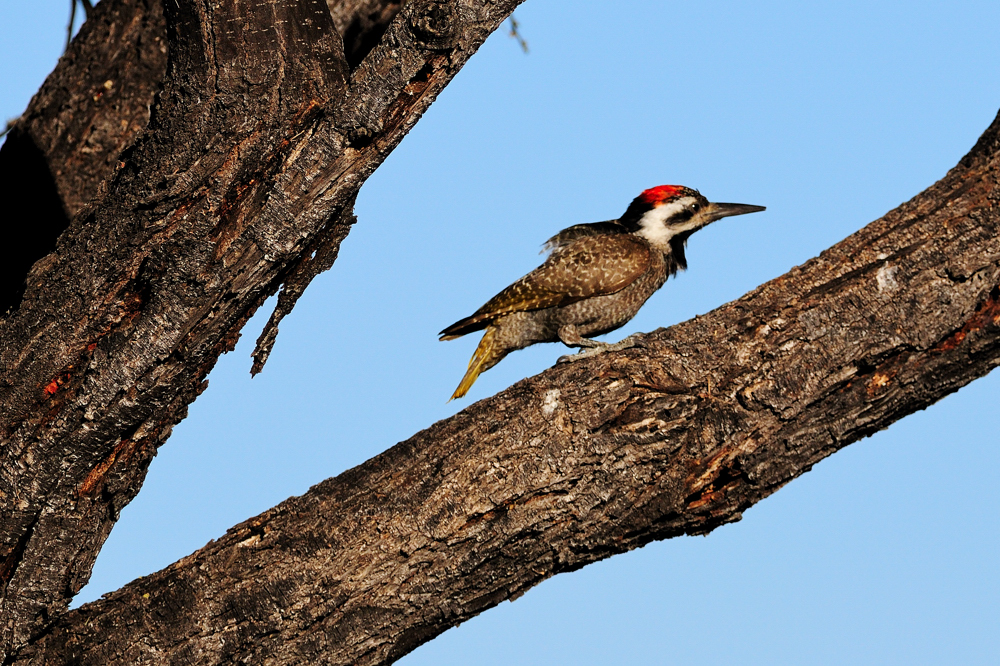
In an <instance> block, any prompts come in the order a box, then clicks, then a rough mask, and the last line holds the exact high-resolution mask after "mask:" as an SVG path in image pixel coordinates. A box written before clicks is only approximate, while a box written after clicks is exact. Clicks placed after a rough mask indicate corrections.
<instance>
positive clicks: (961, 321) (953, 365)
mask: <svg viewBox="0 0 1000 666" xmlns="http://www.w3.org/2000/svg"><path fill="white" fill-rule="evenodd" d="M998 176H1000V116H998V118H997V120H996V121H994V123H993V125H992V126H991V127H990V128H989V130H987V132H986V133H985V134H984V135H983V137H982V138H981V139H980V141H979V143H978V144H977V145H976V147H975V148H974V149H973V150H972V152H971V153H970V154H969V155H968V156H966V157H965V158H964V159H963V160H962V161H961V162H960V164H959V165H958V166H957V167H956V168H955V169H953V170H952V171H951V172H950V173H949V174H948V175H947V176H946V177H945V178H944V179H943V180H941V181H940V182H938V183H937V184H935V185H934V186H932V187H931V188H929V189H928V190H926V191H925V192H923V193H922V194H920V195H918V196H917V197H915V198H914V199H912V200H911V201H909V202H907V203H905V204H903V205H902V206H900V207H899V208H897V209H896V210H893V211H891V212H890V213H888V214H887V215H886V216H885V217H883V218H881V219H879V220H877V221H875V222H873V223H871V224H870V225H868V226H867V227H866V228H864V229H862V230H861V231H859V232H858V233H856V234H854V235H853V236H851V237H850V238H848V239H846V240H844V241H842V242H841V243H839V244H837V245H836V246H834V247H833V248H831V249H829V250H827V251H826V252H824V253H823V254H821V255H820V256H819V257H818V258H816V259H813V260H811V261H809V262H807V263H806V264H804V265H802V266H800V267H797V268H795V269H793V270H792V271H790V272H789V273H787V274H786V275H784V276H782V277H780V278H778V279H776V280H773V281H771V282H769V283H767V284H765V285H763V286H761V287H760V288H758V289H756V290H754V291H753V292H751V293H749V294H747V295H746V296H744V297H743V298H741V299H740V300H738V301H734V302H733V303H729V304H727V305H725V306H723V307H721V308H719V309H717V310H715V311H713V312H711V313H709V314H708V315H705V316H703V317H697V318H695V319H693V320H691V321H688V322H685V323H683V324H679V325H677V326H674V327H672V328H670V329H665V330H664V329H661V330H658V331H655V332H654V333H652V334H649V335H648V336H647V337H646V338H645V341H644V345H643V346H642V347H640V348H636V349H630V350H626V351H623V352H618V353H609V354H606V355H603V356H598V357H595V358H592V359H589V360H586V361H582V362H579V363H574V364H568V365H564V366H557V367H555V368H552V369H550V370H548V371H546V372H544V373H542V374H540V375H538V376H536V377H532V378H530V379H526V380H523V381H521V382H519V383H517V384H515V385H514V386H512V387H511V388H509V389H507V390H506V391H504V392H502V393H500V394H498V395H497V396H494V397H493V398H490V399H488V400H484V401H482V402H479V403H476V404H474V405H472V406H471V407H469V408H468V409H466V410H464V411H463V412H461V413H460V414H458V415H456V416H455V417H453V418H450V419H447V420H445V421H441V422H439V423H437V424H435V425H434V426H432V427H431V428H429V429H428V430H425V431H423V432H421V433H418V434H417V435H415V436H414V437H413V438H411V439H410V440H407V441H406V442H403V443H401V444H398V445H397V446H395V447H393V448H392V449H390V450H388V451H386V452H385V453H383V454H381V455H379V456H377V457H375V458H373V459H372V460H370V461H368V462H366V463H364V464H363V465H361V466H359V467H357V468H355V469H352V470H350V471H348V472H346V473H344V474H342V475H340V476H339V477H337V478H334V479H330V480H327V481H325V482H323V483H321V484H319V485H317V486H315V487H314V488H312V489H311V490H310V491H309V492H308V493H307V494H305V495H304V496H302V497H296V498H292V499H290V500H288V501H286V502H284V503H282V504H281V505H279V506H277V507H275V508H274V509H272V510H270V511H268V512H266V513H264V514H262V515H260V516H258V517H256V518H253V519H251V520H248V521H246V522H245V523H242V524H241V525H237V526H236V527H234V528H232V529H231V530H230V531H229V532H228V533H227V534H226V535H225V536H224V537H222V538H221V539H219V540H218V541H215V542H212V543H210V544H209V545H207V546H206V547H205V548H203V549H201V550H200V551H198V552H196V553H194V554H193V555H190V556H188V557H186V558H184V559H182V560H180V561H179V562H177V563H175V564H173V565H171V566H170V567H168V568H167V569H164V570H163V571H160V572H158V573H156V574H153V575H151V576H148V577H146V578H143V579H140V580H138V581H135V582H133V583H131V584H129V585H127V586H126V587H124V588H122V589H121V590H119V591H117V592H115V593H113V594H111V595H108V596H107V597H105V598H104V599H102V600H100V601H97V602H95V603H92V604H88V605H86V606H84V607H82V608H81V609H78V610H76V611H74V612H72V613H69V614H67V615H65V616H63V617H61V618H59V619H58V620H57V621H56V622H55V623H54V624H53V625H51V626H50V627H49V628H48V629H47V630H46V631H45V632H44V634H43V635H40V636H39V637H38V638H37V639H36V640H35V641H33V642H32V644H31V645H30V646H28V647H26V648H25V649H23V650H22V651H21V652H20V653H19V654H18V655H16V657H15V658H14V659H13V660H12V662H13V663H16V664H55V663H74V664H139V663H149V664H152V663H164V662H169V663H192V664H215V663H224V662H225V663H230V662H233V663H250V664H263V663H268V664H299V663H310V664H313V663H315V664H383V663H389V662H391V661H393V660H394V659H396V658H398V657H399V656H401V655H403V654H405V653H406V652H408V651H410V650H412V649H413V648H415V647H416V646H418V645H420V644H421V643H423V642H425V641H427V640H429V639H430V638H432V637H434V636H435V635H437V634H439V633H440V632H442V631H444V630H446V629H447V628H449V627H452V626H454V625H456V624H458V623H460V622H462V621H463V620H465V619H468V618H469V617H471V616H473V615H475V614H477V613H479V612H481V611H483V610H485V609H487V608H490V607H492V606H494V605H496V604H498V603H499V602H500V601H503V600H505V599H511V598H515V597H517V596H518V595H520V594H522V593H523V592H524V591H525V590H527V589H528V588H530V587H532V586H534V585H536V584H538V583H539V582H540V581H542V580H544V579H545V578H547V577H549V576H552V575H555V574H557V573H561V572H565V571H572V570H574V569H578V568H580V567H582V566H584V565H586V564H588V563H590V562H594V561H596V560H600V559H602V558H605V557H608V556H610V555H613V554H615V553H620V552H624V551H627V550H630V549H633V548H636V547H639V546H641V545H643V544H645V543H648V542H649V541H651V540H654V539H664V538H668V537H672V536H677V535H681V534H701V533H706V532H708V531H710V530H712V529H714V528H715V527H717V526H719V525H722V524H724V523H727V522H732V521H735V520H739V518H740V516H741V514H742V512H743V511H744V510H745V509H746V508H747V507H749V506H751V505H753V504H754V503H756V502H758V501H760V500H761V499H762V498H764V497H766V496H768V495H770V494H771V493H773V492H774V491H775V490H777V489H778V488H780V487H781V486H783V485H784V484H786V483H788V482H789V481H790V480H791V479H793V478H795V477H797V476H799V475H801V474H802V473H804V472H805V471H807V470H808V469H810V467H811V466H812V465H814V464H815V463H816V462H818V461H819V460H821V459H823V458H824V457H826V456H828V455H830V454H831V453H833V452H835V451H836V450H838V449H840V448H842V447H844V446H846V445H848V444H850V443H851V442H853V441H856V440H858V439H860V438H863V437H865V436H867V435H869V434H871V433H873V432H875V431H876V430H878V429H881V428H884V427H886V426H887V425H889V424H890V423H892V422H894V421H895V420H897V419H899V418H902V417H903V416H905V415H907V414H910V413H912V412H914V411H916V410H919V409H923V408H925V407H927V406H928V405H929V404H931V403H933V402H934V401H936V400H939V399H940V398H942V397H943V396H945V395H947V394H949V393H951V392H953V391H955V390H957V389H958V388H960V387H961V386H963V385H965V384H966V383H968V382H970V381H972V380H973V379H975V378H977V377H980V376H982V375H984V374H986V373H987V372H989V371H990V370H991V369H992V368H994V367H995V366H996V365H997V364H998V363H1000V178H998Z"/></svg>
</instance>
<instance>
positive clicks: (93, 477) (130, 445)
mask: <svg viewBox="0 0 1000 666" xmlns="http://www.w3.org/2000/svg"><path fill="white" fill-rule="evenodd" d="M135 445H136V443H135V441H134V440H131V439H123V440H122V441H120V442H118V444H116V445H115V448H114V449H112V451H111V454H110V455H109V456H108V457H107V458H105V459H104V460H102V461H101V462H99V463H97V465H95V466H94V468H93V469H92V470H90V473H89V474H88V475H87V478H85V479H84V480H83V483H81V484H80V487H79V488H77V489H76V496H77V497H94V496H95V495H97V493H98V492H99V491H100V489H101V486H102V485H103V483H104V479H105V477H106V476H107V474H108V471H109V470H110V469H111V466H112V465H114V464H115V461H117V460H119V459H121V460H127V459H128V458H129V457H131V455H132V453H133V452H134V451H135Z"/></svg>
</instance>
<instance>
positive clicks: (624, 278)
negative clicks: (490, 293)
mask: <svg viewBox="0 0 1000 666" xmlns="http://www.w3.org/2000/svg"><path fill="white" fill-rule="evenodd" d="M650 260H651V256H650V247H649V245H648V244H646V243H645V242H644V241H642V240H641V239H639V238H636V237H635V236H632V235H631V234H620V235H619V234H614V235H591V236H585V237H582V238H579V239H577V240H575V241H573V242H571V243H569V244H568V245H563V246H562V247H559V248H557V249H556V250H555V251H554V252H553V253H552V254H551V255H550V256H549V258H548V259H547V260H546V261H545V263H544V264H542V265H541V266H539V267H538V268H536V269H535V270H533V271H531V272H530V273H528V274H527V275H525V276H524V277H523V278H521V279H520V280H518V281H517V282H515V283H514V284H512V285H510V286H509V287H507V288H506V289H504V290H503V291H501V292H500V293H499V294H497V295H496V296H494V297H493V298H491V299H490V300H489V302H487V303H486V305H484V306H483V307H481V308H479V310H477V311H476V313H475V314H473V315H472V316H470V317H466V318H465V319H462V320H461V321H457V322H455V323H454V324H452V325H451V326H449V327H448V328H446V329H444V330H443V331H441V339H442V340H451V339H453V338H457V337H459V336H462V335H465V334H466V333H471V332H473V331H478V330H480V329H483V328H485V327H486V326H487V325H488V324H489V323H490V322H491V321H493V320H494V319H496V318H497V317H499V316H501V315H505V314H510V313H512V312H525V311H528V310H541V309H543V308H551V307H556V306H560V305H569V304H570V303H575V302H576V301H580V300H583V299H584V298H589V297H591V296H600V295H603V294H613V293H615V292H617V291H621V290H622V289H624V288H625V287H627V286H628V285H630V284H631V283H632V282H633V281H635V280H636V279H637V278H638V277H639V276H641V275H642V274H643V273H645V272H646V270H648V268H649V263H650Z"/></svg>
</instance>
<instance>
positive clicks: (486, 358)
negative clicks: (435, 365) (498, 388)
mask: <svg viewBox="0 0 1000 666" xmlns="http://www.w3.org/2000/svg"><path fill="white" fill-rule="evenodd" d="M498 331H499V329H498V328H497V327H496V326H489V327H488V328H487V329H486V333H484V334H483V339H482V340H480V341H479V346H478V347H476V353H474V354H473V355H472V358H471V359H470V360H469V369H468V370H466V371H465V376H464V377H462V381H461V382H460V383H459V385H458V388H457V389H455V392H454V393H453V394H452V396H451V399H450V400H449V402H451V400H454V399H455V398H461V397H463V396H464V395H465V394H466V393H468V392H469V389H470V388H472V385H473V384H474V383H475V381H476V378H477V377H479V375H480V373H483V372H486V371H487V370H489V369H490V368H492V367H493V366H494V365H496V364H497V363H499V362H500V359H502V358H503V357H504V356H506V355H507V351H506V350H504V349H502V348H499V347H498V346H497V344H496V342H497V340H496V337H497V333H498Z"/></svg>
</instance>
